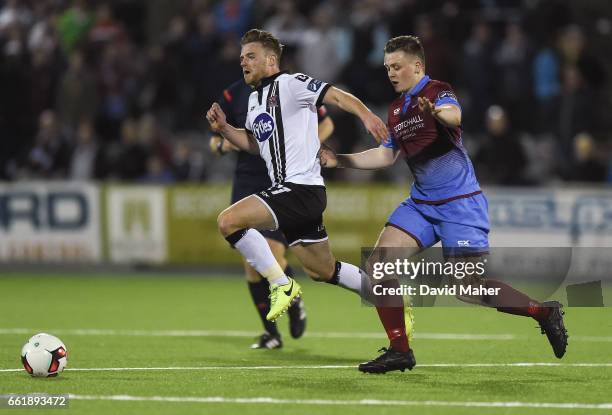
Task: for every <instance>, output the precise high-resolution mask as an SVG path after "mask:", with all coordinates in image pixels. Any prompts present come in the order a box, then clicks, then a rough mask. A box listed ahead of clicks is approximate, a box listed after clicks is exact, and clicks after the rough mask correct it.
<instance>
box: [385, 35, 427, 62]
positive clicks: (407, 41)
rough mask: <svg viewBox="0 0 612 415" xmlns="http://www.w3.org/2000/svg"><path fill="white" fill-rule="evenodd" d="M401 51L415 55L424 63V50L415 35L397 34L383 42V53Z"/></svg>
mask: <svg viewBox="0 0 612 415" xmlns="http://www.w3.org/2000/svg"><path fill="white" fill-rule="evenodd" d="M398 50H399V51H402V52H405V53H407V54H408V55H413V56H416V57H417V58H419V59H420V60H421V62H423V65H425V51H424V50H423V44H422V43H421V39H419V38H418V37H416V36H397V37H394V38H392V39H389V40H388V41H387V43H386V44H385V53H393V52H397V51H398Z"/></svg>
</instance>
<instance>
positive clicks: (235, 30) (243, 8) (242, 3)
mask: <svg viewBox="0 0 612 415" xmlns="http://www.w3.org/2000/svg"><path fill="white" fill-rule="evenodd" d="M252 5H253V0H222V1H220V2H219V3H218V4H217V6H216V7H215V9H214V13H215V20H216V22H217V27H218V29H219V32H220V33H221V34H222V35H224V36H226V35H227V36H232V37H234V38H236V39H239V38H240V37H241V36H242V35H243V34H244V33H245V32H246V31H247V29H248V26H249V20H250V15H251V9H252Z"/></svg>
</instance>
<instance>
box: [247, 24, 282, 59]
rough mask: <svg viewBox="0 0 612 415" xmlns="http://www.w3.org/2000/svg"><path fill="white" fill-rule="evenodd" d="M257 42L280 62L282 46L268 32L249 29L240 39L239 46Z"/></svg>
mask: <svg viewBox="0 0 612 415" xmlns="http://www.w3.org/2000/svg"><path fill="white" fill-rule="evenodd" d="M254 42H259V43H261V45H262V46H263V47H264V48H266V49H268V50H269V51H271V52H272V53H273V54H275V55H276V58H277V59H278V61H279V62H280V58H281V55H282V54H283V46H284V45H282V44H281V43H280V42H279V40H278V39H277V38H275V37H274V35H272V33H270V32H266V31H265V30H260V29H251V30H249V31H248V32H246V33H245V34H244V36H242V39H240V45H241V46H243V45H246V44H247V43H254Z"/></svg>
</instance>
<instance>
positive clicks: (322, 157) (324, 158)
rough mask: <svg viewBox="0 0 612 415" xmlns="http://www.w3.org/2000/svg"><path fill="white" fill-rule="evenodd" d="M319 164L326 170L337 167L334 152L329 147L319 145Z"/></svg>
mask: <svg viewBox="0 0 612 415" xmlns="http://www.w3.org/2000/svg"><path fill="white" fill-rule="evenodd" d="M319 162H320V163H321V167H326V168H328V169H333V168H335V167H338V158H337V157H336V152H335V151H334V150H333V149H332V148H331V147H329V146H326V145H325V144H321V150H319Z"/></svg>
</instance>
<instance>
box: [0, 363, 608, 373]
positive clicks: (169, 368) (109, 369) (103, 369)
mask: <svg viewBox="0 0 612 415" xmlns="http://www.w3.org/2000/svg"><path fill="white" fill-rule="evenodd" d="M355 367H356V365H288V366H167V367H92V368H66V369H65V370H66V371H69V372H124V371H173V370H176V371H180V370H186V371H189V370H284V369H287V370H290V369H310V370H312V369H316V370H318V369H355ZM428 367H432V368H437V367H451V368H453V367H462V368H465V367H612V363H605V362H602V363H554V362H517V363H424V364H418V365H417V368H428ZM21 371H23V369H0V373H1V372H21Z"/></svg>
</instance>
